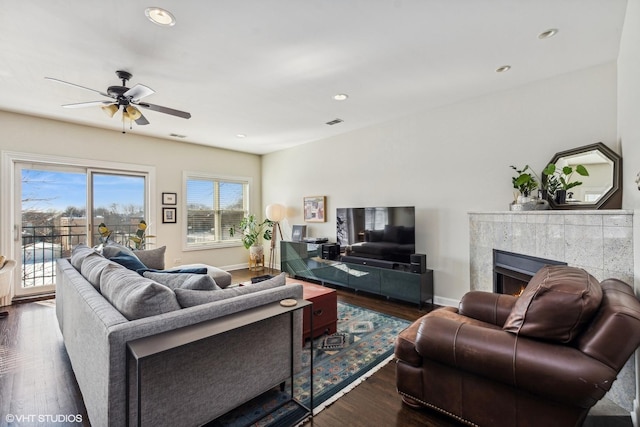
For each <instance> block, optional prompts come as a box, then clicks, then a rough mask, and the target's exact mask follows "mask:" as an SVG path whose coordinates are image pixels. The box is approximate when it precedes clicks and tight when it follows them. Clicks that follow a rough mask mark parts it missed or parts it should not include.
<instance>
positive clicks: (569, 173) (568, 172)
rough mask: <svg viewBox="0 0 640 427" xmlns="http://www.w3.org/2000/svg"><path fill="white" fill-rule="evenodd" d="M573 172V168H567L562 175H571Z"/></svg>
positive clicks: (564, 168)
mask: <svg viewBox="0 0 640 427" xmlns="http://www.w3.org/2000/svg"><path fill="white" fill-rule="evenodd" d="M572 172H573V169H572V168H571V166H565V167H563V168H562V173H563V174H565V175H571V173H572Z"/></svg>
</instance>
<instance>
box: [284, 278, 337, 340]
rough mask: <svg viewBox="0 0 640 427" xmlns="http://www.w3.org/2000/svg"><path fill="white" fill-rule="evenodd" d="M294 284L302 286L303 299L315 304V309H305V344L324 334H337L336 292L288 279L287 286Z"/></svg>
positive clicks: (303, 336) (303, 338)
mask: <svg viewBox="0 0 640 427" xmlns="http://www.w3.org/2000/svg"><path fill="white" fill-rule="evenodd" d="M292 283H300V284H302V290H303V296H302V298H304V299H305V300H307V301H310V302H312V303H313V307H305V309H304V321H303V326H302V334H303V335H302V340H303V342H304V341H305V340H307V339H309V338H316V337H319V336H321V335H323V334H328V335H331V334H335V333H336V331H337V325H338V293H337V292H336V290H335V289H331V288H327V287H325V286H322V285H316V284H315V283H310V282H305V281H304V280H297V279H292V278H290V277H287V284H292ZM311 320H313V322H311Z"/></svg>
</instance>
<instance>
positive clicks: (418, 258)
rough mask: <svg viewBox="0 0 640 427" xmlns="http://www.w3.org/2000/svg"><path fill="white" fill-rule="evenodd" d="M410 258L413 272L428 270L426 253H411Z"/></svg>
mask: <svg viewBox="0 0 640 427" xmlns="http://www.w3.org/2000/svg"><path fill="white" fill-rule="evenodd" d="M410 260H411V272H412V273H426V272H427V256H426V255H425V254H411V258H410Z"/></svg>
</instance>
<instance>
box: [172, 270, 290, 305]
mask: <svg viewBox="0 0 640 427" xmlns="http://www.w3.org/2000/svg"><path fill="white" fill-rule="evenodd" d="M286 280H287V279H286V275H285V273H280V274H278V275H277V276H276V277H273V278H271V279H268V280H263V281H262V282H259V283H255V284H250V285H245V286H236V287H233V288H226V289H221V290H219V291H194V290H192V289H181V288H177V289H175V293H176V297H177V298H178V302H179V303H180V306H181V307H183V308H186V307H193V306H196V305H200V304H206V303H209V302H214V301H221V300H224V299H227V298H233V297H238V296H242V295H247V294H250V293H253V292H258V291H264V290H267V289H273V288H276V287H278V286H284V284H285V283H286Z"/></svg>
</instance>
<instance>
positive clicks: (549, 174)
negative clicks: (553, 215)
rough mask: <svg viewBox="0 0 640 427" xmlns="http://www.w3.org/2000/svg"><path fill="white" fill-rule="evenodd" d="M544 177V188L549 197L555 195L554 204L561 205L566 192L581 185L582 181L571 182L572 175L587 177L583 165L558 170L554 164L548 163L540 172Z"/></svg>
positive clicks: (587, 174)
mask: <svg viewBox="0 0 640 427" xmlns="http://www.w3.org/2000/svg"><path fill="white" fill-rule="evenodd" d="M542 173H543V174H544V175H545V176H546V188H547V191H548V194H549V195H550V196H554V195H555V201H556V203H559V204H563V203H565V202H566V199H567V190H570V189H572V188H573V187H577V186H579V185H582V181H573V182H572V181H571V177H572V176H573V174H574V173H577V174H578V175H581V176H589V172H588V171H587V168H585V167H584V166H583V165H576V166H575V169H574V168H573V166H564V167H563V168H561V169H560V168H558V167H557V166H556V165H555V164H553V163H549V164H548V165H547V167H546V168H544V170H543V171H542Z"/></svg>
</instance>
